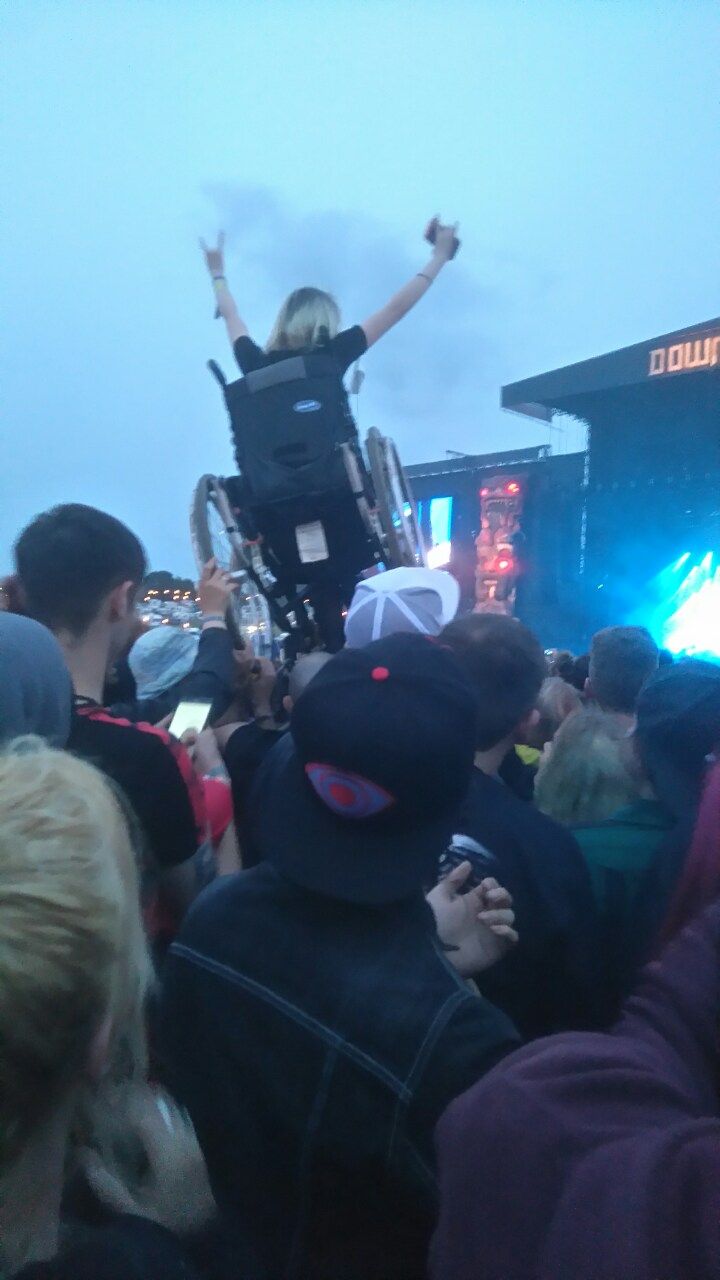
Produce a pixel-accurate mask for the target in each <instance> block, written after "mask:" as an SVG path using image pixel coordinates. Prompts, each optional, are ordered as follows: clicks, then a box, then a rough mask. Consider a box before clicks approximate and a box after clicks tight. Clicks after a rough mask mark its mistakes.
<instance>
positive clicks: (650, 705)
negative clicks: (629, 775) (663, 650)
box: [635, 658, 720, 816]
mask: <svg viewBox="0 0 720 1280" xmlns="http://www.w3.org/2000/svg"><path fill="white" fill-rule="evenodd" d="M635 732H636V737H637V741H638V746H639V751H640V757H641V760H642V763H643V766H644V769H645V772H646V773H647V775H648V776H649V778H650V781H651V782H652V784H653V789H654V791H655V794H656V795H657V798H658V800H660V801H661V802H662V803H664V804H665V805H666V806H667V808H668V809H670V811H671V812H672V813H674V814H676V816H680V815H681V814H682V813H684V812H686V811H688V810H689V809H690V808H691V807H692V806H693V805H694V804H695V803H697V798H698V795H699V791H700V787H701V785H702V780H703V777H704V775H705V771H706V768H707V758H708V756H709V755H710V754H711V753H712V752H715V751H717V750H718V749H719V748H720V664H718V663H715V662H706V661H703V660H702V659H699V658H687V659H685V660H683V661H681V662H676V663H674V664H673V665H672V666H670V667H661V668H660V670H659V671H658V673H657V674H656V675H654V676H653V677H652V678H651V679H650V680H649V681H648V683H647V684H646V685H645V687H644V688H643V690H642V691H641V693H640V697H639V699H638V706H637V728H636V731H635Z"/></svg>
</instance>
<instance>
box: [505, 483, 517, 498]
mask: <svg viewBox="0 0 720 1280" xmlns="http://www.w3.org/2000/svg"><path fill="white" fill-rule="evenodd" d="M505 492H506V493H511V494H512V495H513V497H514V496H515V494H518V493H519V492H520V485H519V484H518V482H517V480H511V481H510V483H509V484H506V485H505Z"/></svg>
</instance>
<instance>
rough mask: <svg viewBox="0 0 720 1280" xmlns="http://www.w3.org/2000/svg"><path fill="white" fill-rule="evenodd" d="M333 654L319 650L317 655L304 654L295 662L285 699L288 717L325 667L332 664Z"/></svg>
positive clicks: (284, 703) (284, 704)
mask: <svg viewBox="0 0 720 1280" xmlns="http://www.w3.org/2000/svg"><path fill="white" fill-rule="evenodd" d="M331 658H332V654H330V653H325V652H323V651H322V650H318V651H317V652H316V653H303V654H301V655H300V657H299V658H298V659H297V662H294V663H293V665H292V668H291V670H290V675H289V677H288V691H287V693H286V694H285V696H284V698H283V707H284V708H285V710H286V711H287V713H288V715H289V714H290V712H291V711H292V709H293V707H294V706H295V703H296V702H297V700H298V698H299V697H300V695H301V694H303V693H304V692H305V690H306V689H307V687H308V685H309V684H310V681H311V680H314V679H315V676H316V675H317V674H318V672H319V671H322V669H323V667H324V666H327V663H328V662H330V660H331Z"/></svg>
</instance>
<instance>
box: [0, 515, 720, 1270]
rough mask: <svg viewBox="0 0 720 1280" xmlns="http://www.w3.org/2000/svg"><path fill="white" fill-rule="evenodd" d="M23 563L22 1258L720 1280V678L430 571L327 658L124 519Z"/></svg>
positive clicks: (15, 936) (12, 1002) (356, 609)
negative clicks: (177, 728)
mask: <svg viewBox="0 0 720 1280" xmlns="http://www.w3.org/2000/svg"><path fill="white" fill-rule="evenodd" d="M14 554H15V573H14V574H13V576H12V578H11V579H9V580H8V581H7V582H6V583H5V584H4V588H3V590H2V592H1V593H0V601H1V602H2V606H3V607H2V610H0V1275H2V1276H3V1277H8V1278H9V1277H18V1278H19V1277H22V1280H41V1278H47V1280H60V1278H61V1277H63V1278H64V1277H67V1278H68V1280H69V1277H73V1280H84V1277H100V1278H101V1280H102V1278H103V1277H107V1278H108V1280H110V1278H111V1277H112V1278H113V1280H115V1278H116V1277H117V1278H118V1280H119V1278H120V1277H123V1280H127V1278H128V1277H130V1278H135V1277H137V1280H153V1278H155V1277H157V1278H158V1280H160V1278H161V1277H162V1278H163V1280H164V1278H166V1277H167V1278H168V1280H173V1278H174V1277H177V1280H181V1278H183V1280H235V1278H237V1280H281V1278H288V1280H289V1278H291V1277H292V1278H295V1280H422V1278H423V1277H426V1276H427V1277H430V1280H465V1277H467V1280H471V1278H472V1280H578V1278H580V1277H582V1278H583V1280H596V1278H597V1280H601V1278H602V1280H625V1278H627V1280H631V1278H632V1280H694V1278H697V1280H701V1278H702V1280H710V1277H711V1276H716V1275H717V1271H718V1265H719V1263H718V1259H719V1258H720V1114H719V1105H718V1091H717V1090H718V1083H717V1082H718V1071H717V1068H718V1045H717V1024H718V1016H719V1015H720V954H719V953H720V906H719V905H717V903H716V899H717V898H718V896H719V895H720V763H718V762H717V761H716V755H715V753H716V752H717V751H718V749H720V666H716V665H714V664H712V663H708V662H703V661H699V660H683V661H677V662H674V663H671V662H667V661H666V660H665V658H664V655H661V654H660V653H659V652H658V649H657V647H656V645H655V644H654V642H653V640H652V638H651V637H650V635H649V634H648V633H647V632H646V631H644V630H643V629H642V628H637V627H625V626H617V627H610V628H608V629H607V630H605V631H602V632H600V633H599V634H598V635H596V636H595V637H594V639H593V641H592V646H591V648H590V652H589V654H588V655H583V656H580V657H577V658H573V656H572V655H569V654H567V653H557V652H550V653H547V652H545V651H544V650H543V648H542V647H541V644H540V642H539V640H538V639H537V638H536V637H535V636H534V635H533V634H532V633H531V632H530V631H529V630H528V629H527V628H526V627H525V626H523V625H522V624H521V623H520V622H519V621H517V620H516V619H514V618H509V617H503V616H498V615H491V614H472V615H469V616H466V617H456V616H455V613H456V610H457V606H458V594H459V593H458V591H457V588H456V584H455V583H454V582H453V580H452V579H451V578H450V577H449V575H447V574H445V573H444V572H442V571H440V570H425V569H418V570H412V569H404V570H392V571H390V572H388V573H385V574H381V575H378V576H377V577H375V578H373V579H371V580H369V581H366V582H363V583H361V584H360V586H359V587H358V589H357V593H356V598H355V600H354V602H353V604H352V605H351V607H350V609H349V611H348V617H347V620H346V644H345V647H344V648H343V649H341V651H340V652H338V653H336V654H333V655H332V656H331V655H330V654H327V653H322V652H317V653H313V654H309V655H306V656H304V657H301V658H299V659H298V660H297V662H296V663H295V665H294V666H293V668H292V670H291V671H290V673H289V676H288V673H287V672H283V671H278V670H277V669H276V667H275V666H274V664H273V663H271V662H270V661H268V660H257V659H254V658H253V657H252V656H250V655H248V654H247V653H245V652H240V651H238V650H236V649H235V648H234V647H233V641H232V638H231V634H230V633H229V631H228V629H227V625H226V609H227V604H228V600H229V596H230V593H231V591H232V590H233V582H232V580H231V578H230V577H229V575H228V574H226V573H224V572H223V571H222V570H220V569H218V568H217V566H216V565H215V564H214V563H213V562H211V563H210V564H208V565H207V566H206V568H205V570H204V572H203V575H202V579H201V581H200V584H199V592H198V594H199V601H200V608H201V611H202V625H201V631H200V635H199V639H198V637H197V636H195V637H193V636H188V635H187V634H184V633H183V632H182V631H176V630H175V629H174V628H172V627H159V628H157V629H156V630H154V631H151V632H145V633H143V631H142V628H140V627H139V626H138V614H137V609H136V601H137V599H138V598H139V594H140V589H141V585H142V582H143V578H144V576H145V574H146V571H147V565H146V558H145V553H144V550H143V547H142V544H141V542H140V540H139V539H138V538H137V537H136V536H135V535H134V534H133V533H132V532H131V531H130V530H129V529H127V528H126V527H125V526H124V525H123V524H122V523H121V522H120V521H119V520H117V519H115V518H114V517H112V516H110V515H107V514H105V513H104V512H101V511H98V510H95V509H93V508H90V507H87V506H82V505H64V506H60V507H56V508H54V509H53V510H51V511H48V512H46V513H44V514H42V515H39V516H38V517H37V518H36V519H34V520H33V521H32V523H31V524H30V525H29V526H28V527H27V528H26V529H25V530H24V531H23V532H22V533H21V534H20V536H19V538H18V539H17V542H16V545H15V552H14ZM187 700H190V701H193V700H197V701H203V702H205V703H206V704H209V705H210V717H209V724H208V727H207V728H205V729H203V730H202V731H201V732H196V731H190V732H189V733H187V734H185V735H184V736H183V739H182V741H180V740H178V739H176V738H175V737H174V736H173V735H172V734H171V733H170V732H169V730H168V724H169V720H170V718H171V716H172V714H173V712H174V710H175V709H176V707H177V706H178V704H179V703H180V702H181V701H187Z"/></svg>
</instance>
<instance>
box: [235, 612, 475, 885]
mask: <svg viewBox="0 0 720 1280" xmlns="http://www.w3.org/2000/svg"><path fill="white" fill-rule="evenodd" d="M474 729H475V716H474V708H473V703H472V694H471V692H470V690H469V688H468V686H467V683H466V681H465V680H464V679H463V676H462V673H461V671H460V670H459V668H458V666H457V663H456V662H455V661H454V659H453V657H452V655H451V654H450V653H448V652H447V650H446V649H444V648H443V647H442V646H440V645H439V644H437V643H435V642H433V641H431V640H427V639H424V638H422V637H420V636H412V635H394V636H389V637H388V638H387V639H386V640H378V641H377V642H376V643H374V644H371V645H368V646H367V647H366V648H363V649H343V650H342V651H341V652H340V653H338V654H335V655H334V656H333V657H332V659H331V661H330V662H328V663H326V664H325V666H324V667H322V669H321V670H320V671H318V672H317V673H316V675H315V676H314V678H313V679H312V680H311V682H310V683H309V685H308V686H307V688H306V689H305V690H304V692H303V693H302V695H301V696H300V697H299V698H298V701H297V703H296V705H295V707H294V708H293V713H292V717H291V721H290V735H291V742H290V744H289V746H290V749H289V750H288V751H287V754H286V756H285V759H284V761H283V763H282V765H281V766H279V767H278V769H277V770H276V771H275V773H274V775H273V777H272V781H271V782H270V783H269V785H268V786H267V787H266V789H265V792H264V794H263V797H262V798H263V805H262V812H259V813H258V824H257V831H256V834H257V838H258V845H259V846H260V847H261V849H262V852H263V854H264V855H265V856H266V857H267V858H268V859H269V860H270V861H271V862H273V863H275V865H276V866H277V867H278V868H279V870H280V871H281V872H282V873H283V874H284V875H286V876H287V877H288V878H289V879H290V880H293V881H295V882H296V883H297V884H300V885H302V886H303V887H304V888H306V889H310V890H313V891H315V892H317V893H322V894H325V895H327V896H328V897H330V898H335V899H339V900H342V901H345V902H354V903H357V904H361V905H366V906H373V905H382V904H385V903H391V902H396V901H400V900H401V899H405V898H412V897H415V896H417V895H419V894H420V892H421V890H422V888H423V886H424V885H426V884H428V885H429V884H433V883H434V882H435V878H436V875H437V863H438V859H439V857H440V855H441V854H442V852H443V849H444V848H446V846H447V844H448V842H449V840H450V838H451V836H452V834H453V831H455V830H457V829H458V827H457V822H458V817H459V807H460V804H461V802H462V800H463V799H464V796H465V793H466V791H467V787H468V784H469V781H470V775H471V771H472V764H473V751H474Z"/></svg>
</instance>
